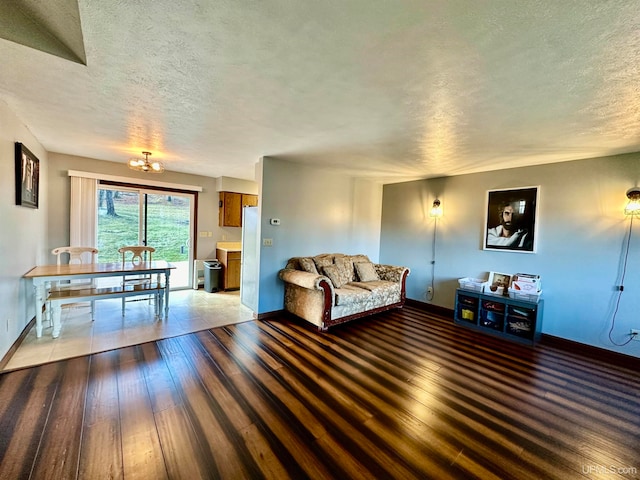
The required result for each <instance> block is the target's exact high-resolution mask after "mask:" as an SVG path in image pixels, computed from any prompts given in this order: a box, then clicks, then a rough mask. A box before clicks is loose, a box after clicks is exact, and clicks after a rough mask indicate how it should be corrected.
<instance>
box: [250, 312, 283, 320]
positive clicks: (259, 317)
mask: <svg viewBox="0 0 640 480" xmlns="http://www.w3.org/2000/svg"><path fill="white" fill-rule="evenodd" d="M285 313H286V312H285V310H274V311H273V312H265V313H254V314H253V318H255V319H256V320H268V319H270V318H277V317H281V316H282V315H284V314H285Z"/></svg>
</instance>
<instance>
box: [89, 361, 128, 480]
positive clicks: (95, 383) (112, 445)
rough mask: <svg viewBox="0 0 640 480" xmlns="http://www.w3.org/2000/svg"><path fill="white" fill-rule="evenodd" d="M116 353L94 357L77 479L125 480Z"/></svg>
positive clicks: (91, 366) (90, 373)
mask: <svg viewBox="0 0 640 480" xmlns="http://www.w3.org/2000/svg"><path fill="white" fill-rule="evenodd" d="M117 361H118V355H117V352H113V351H112V352H105V353H100V354H96V355H93V356H92V357H91V365H90V370H89V383H88V388H87V397H86V405H85V415H84V431H83V435H82V447H81V451H80V465H79V469H78V478H81V479H82V478H92V479H93V478H95V479H100V478H107V479H121V478H124V470H123V463H122V442H121V438H122V435H121V432H120V406H119V396H118V377H117Z"/></svg>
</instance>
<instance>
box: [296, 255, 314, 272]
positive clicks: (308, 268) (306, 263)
mask: <svg viewBox="0 0 640 480" xmlns="http://www.w3.org/2000/svg"><path fill="white" fill-rule="evenodd" d="M298 262H299V263H300V268H301V269H302V270H304V271H305V272H309V273H313V274H315V275H318V270H317V269H316V264H315V263H313V260H311V259H310V258H308V257H304V258H301V259H300V260H298Z"/></svg>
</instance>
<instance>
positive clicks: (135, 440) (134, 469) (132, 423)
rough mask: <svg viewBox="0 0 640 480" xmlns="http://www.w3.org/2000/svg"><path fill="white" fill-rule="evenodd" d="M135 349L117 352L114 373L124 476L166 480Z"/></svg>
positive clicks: (142, 374)
mask: <svg viewBox="0 0 640 480" xmlns="http://www.w3.org/2000/svg"><path fill="white" fill-rule="evenodd" d="M137 351H138V349H137V348H135V347H130V348H125V349H120V350H119V351H118V352H119V353H122V354H123V355H122V357H121V358H120V361H119V368H118V372H117V377H118V392H119V398H120V429H121V432H122V456H123V467H124V477H125V478H126V479H127V480H128V479H149V478H153V479H158V480H160V479H163V478H168V476H167V469H166V466H165V460H164V456H163V452H162V448H161V446H160V438H159V435H158V431H157V429H156V424H155V417H154V416H153V407H152V405H151V400H150V398H149V392H148V390H147V385H146V381H145V378H144V370H143V368H142V366H141V365H140V364H139V363H138V361H137V359H136V358H137V357H136V352H137Z"/></svg>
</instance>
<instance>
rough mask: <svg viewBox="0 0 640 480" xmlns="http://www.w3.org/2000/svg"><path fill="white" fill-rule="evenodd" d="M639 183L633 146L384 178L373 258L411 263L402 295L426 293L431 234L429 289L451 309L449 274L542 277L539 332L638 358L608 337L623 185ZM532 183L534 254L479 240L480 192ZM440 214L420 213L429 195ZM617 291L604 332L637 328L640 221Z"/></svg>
mask: <svg viewBox="0 0 640 480" xmlns="http://www.w3.org/2000/svg"><path fill="white" fill-rule="evenodd" d="M639 182H640V154H629V155H621V156H615V157H607V158H599V159H591V160H581V161H573V162H564V163H556V164H549V165H541V166H535V167H526V168H515V169H508V170H500V171H494V172H487V173H478V174H470V175H459V176H454V177H446V178H438V179H432V180H421V181H414V182H407V183H400V184H390V185H385V186H384V194H383V209H382V231H381V242H380V260H381V261H382V262H384V263H391V264H401V265H406V266H408V267H410V268H411V275H410V276H409V278H408V282H407V294H408V297H409V298H412V299H415V300H420V301H427V297H426V289H427V286H428V285H429V284H430V282H431V268H432V267H431V263H430V262H431V260H432V256H433V247H434V243H433V232H434V228H436V241H435V261H436V263H435V296H434V297H433V299H432V303H433V304H435V305H438V306H442V307H447V308H453V305H454V297H455V289H456V288H457V286H458V282H457V280H458V279H459V278H462V277H486V276H487V273H488V272H490V271H497V272H504V273H517V272H521V273H537V274H539V275H541V276H542V286H543V292H544V293H543V298H544V299H545V306H544V321H543V332H544V333H547V334H550V335H555V336H559V337H562V338H566V339H570V340H574V341H577V342H581V343H585V344H589V345H593V346H596V347H601V348H605V349H610V350H614V351H618V352H622V353H625V354H629V355H634V356H640V341H632V342H631V343H630V344H628V345H627V346H624V347H618V346H616V345H614V344H613V343H612V342H611V341H610V340H609V338H608V332H609V330H610V328H611V325H612V318H613V312H614V309H615V303H616V299H617V295H618V294H617V292H616V291H615V286H616V284H618V283H619V282H620V278H621V270H622V257H623V255H622V252H623V247H624V245H625V242H626V240H627V235H628V232H629V227H630V222H631V220H630V218H627V217H625V215H624V213H623V209H624V206H625V205H626V203H627V198H626V196H625V192H626V191H627V189H628V188H630V187H632V186H636V185H639ZM526 186H539V187H540V190H539V216H538V231H537V239H538V246H537V252H536V253H535V254H527V253H515V252H501V251H486V250H483V248H482V238H483V232H484V224H485V204H486V196H487V190H494V189H509V188H518V187H526ZM436 197H438V198H439V199H440V200H441V201H442V205H443V208H444V216H443V217H442V218H441V219H439V220H438V221H437V226H436V223H435V221H434V219H432V218H430V217H429V216H428V211H429V208H430V207H431V204H432V203H433V200H434V198H436ZM624 283H625V291H624V293H623V294H622V298H621V301H620V304H619V309H618V313H617V317H616V321H615V328H614V330H613V334H612V338H613V340H614V341H615V342H616V343H622V342H624V341H625V340H626V339H628V338H629V337H628V335H627V334H628V333H629V330H630V328H640V315H638V313H637V312H638V311H640V219H636V223H635V225H633V232H632V236H631V245H630V249H629V260H628V268H627V272H626V279H625V282H624Z"/></svg>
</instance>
